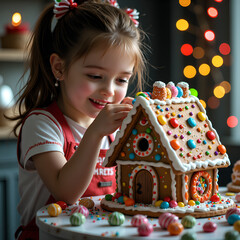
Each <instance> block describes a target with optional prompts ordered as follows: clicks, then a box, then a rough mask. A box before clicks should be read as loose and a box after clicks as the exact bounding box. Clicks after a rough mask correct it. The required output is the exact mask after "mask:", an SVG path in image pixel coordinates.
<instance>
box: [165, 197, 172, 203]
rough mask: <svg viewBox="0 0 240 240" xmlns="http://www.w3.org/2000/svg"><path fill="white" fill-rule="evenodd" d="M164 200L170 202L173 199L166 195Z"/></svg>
mask: <svg viewBox="0 0 240 240" xmlns="http://www.w3.org/2000/svg"><path fill="white" fill-rule="evenodd" d="M163 201H164V202H170V201H171V198H170V197H165V198H164V199H163Z"/></svg>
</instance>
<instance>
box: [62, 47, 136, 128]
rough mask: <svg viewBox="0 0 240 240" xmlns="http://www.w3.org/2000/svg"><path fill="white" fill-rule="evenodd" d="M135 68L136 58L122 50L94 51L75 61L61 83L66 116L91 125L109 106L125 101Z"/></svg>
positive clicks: (98, 49)
mask: <svg viewBox="0 0 240 240" xmlns="http://www.w3.org/2000/svg"><path fill="white" fill-rule="evenodd" d="M133 68H134V61H133V57H132V56H131V55H129V54H127V53H126V52H122V51H121V48H117V47H112V48H110V49H108V50H107V51H106V50H105V49H104V48H102V49H101V48H99V47H98V48H95V49H93V50H92V51H91V52H90V53H89V54H88V55H87V56H86V57H82V58H80V59H78V60H77V61H76V62H74V63H73V64H72V65H71V67H70V69H69V71H68V73H67V74H65V75H64V79H63V81H62V83H61V94H62V95H61V97H62V102H63V106H62V108H63V109H62V110H63V112H64V114H66V115H67V116H69V117H70V118H72V119H73V120H74V121H76V122H78V123H80V124H82V125H88V124H89V123H90V122H91V121H92V120H93V118H95V117H96V116H97V115H98V114H99V112H100V111H101V110H102V109H103V108H104V106H105V105H106V104H108V103H113V104H115V103H120V102H121V101H122V100H123V99H124V97H125V96H126V93H127V88H128V81H129V79H130V77H131V75H132V73H133ZM90 118H91V119H90Z"/></svg>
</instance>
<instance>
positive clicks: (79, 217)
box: [70, 213, 86, 226]
mask: <svg viewBox="0 0 240 240" xmlns="http://www.w3.org/2000/svg"><path fill="white" fill-rule="evenodd" d="M85 222H86V217H85V216H84V215H83V214H81V213H73V215H71V217H70V223H71V225H72V226H81V225H82V224H84V223H85Z"/></svg>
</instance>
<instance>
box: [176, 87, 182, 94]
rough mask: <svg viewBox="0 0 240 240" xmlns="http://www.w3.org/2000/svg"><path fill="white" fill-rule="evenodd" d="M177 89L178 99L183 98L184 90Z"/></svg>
mask: <svg viewBox="0 0 240 240" xmlns="http://www.w3.org/2000/svg"><path fill="white" fill-rule="evenodd" d="M176 88H177V90H178V95H177V97H182V95H183V90H182V88H180V87H179V86H176Z"/></svg>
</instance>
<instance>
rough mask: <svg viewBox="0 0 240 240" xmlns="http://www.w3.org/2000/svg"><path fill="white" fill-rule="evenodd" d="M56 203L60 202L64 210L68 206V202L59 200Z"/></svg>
mask: <svg viewBox="0 0 240 240" xmlns="http://www.w3.org/2000/svg"><path fill="white" fill-rule="evenodd" d="M56 204H58V205H59V206H60V207H61V208H62V210H65V209H66V208H67V204H66V203H65V202H64V201H58V202H56Z"/></svg>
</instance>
